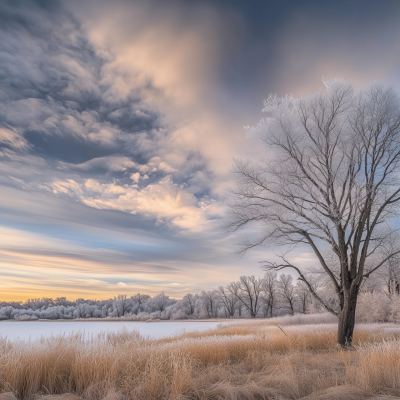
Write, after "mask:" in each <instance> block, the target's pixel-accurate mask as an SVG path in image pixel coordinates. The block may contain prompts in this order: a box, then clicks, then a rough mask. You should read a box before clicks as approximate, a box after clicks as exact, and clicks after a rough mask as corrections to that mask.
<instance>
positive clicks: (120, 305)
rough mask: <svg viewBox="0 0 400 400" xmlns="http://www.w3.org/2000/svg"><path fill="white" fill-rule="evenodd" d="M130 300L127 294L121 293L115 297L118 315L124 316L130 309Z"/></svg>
mask: <svg viewBox="0 0 400 400" xmlns="http://www.w3.org/2000/svg"><path fill="white" fill-rule="evenodd" d="M129 302H130V300H129V299H128V296H127V295H126V294H119V295H118V296H117V297H114V308H115V311H116V314H117V317H123V316H124V315H125V314H126V312H127V311H128V307H129Z"/></svg>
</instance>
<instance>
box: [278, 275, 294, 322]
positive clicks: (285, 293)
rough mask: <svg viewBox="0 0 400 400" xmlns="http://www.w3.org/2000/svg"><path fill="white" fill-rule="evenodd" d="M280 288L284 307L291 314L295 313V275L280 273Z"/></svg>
mask: <svg viewBox="0 0 400 400" xmlns="http://www.w3.org/2000/svg"><path fill="white" fill-rule="evenodd" d="M278 288H279V295H280V298H281V300H282V307H284V308H285V309H286V310H287V311H288V312H289V314H291V315H294V313H295V308H296V303H297V296H296V290H295V287H294V286H293V277H292V276H291V275H286V274H281V275H279V278H278Z"/></svg>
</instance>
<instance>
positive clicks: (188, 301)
mask: <svg viewBox="0 0 400 400" xmlns="http://www.w3.org/2000/svg"><path fill="white" fill-rule="evenodd" d="M198 299H199V296H198V295H197V294H195V295H193V294H192V293H188V294H185V296H183V298H182V300H181V302H182V305H183V307H184V308H185V309H186V310H187V311H188V313H189V315H191V316H192V315H193V314H194V311H195V309H196V303H197V301H198Z"/></svg>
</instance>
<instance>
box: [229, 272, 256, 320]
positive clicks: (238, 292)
mask: <svg viewBox="0 0 400 400" xmlns="http://www.w3.org/2000/svg"><path fill="white" fill-rule="evenodd" d="M227 289H228V290H229V291H230V292H231V293H232V295H233V296H235V297H236V298H237V300H238V301H239V302H240V303H241V304H242V305H243V306H244V308H245V309H246V310H247V311H248V312H249V314H250V317H251V318H255V317H256V316H257V313H258V310H259V309H260V307H261V302H260V296H261V293H262V290H263V287H262V280H261V279H260V278H255V277H254V276H241V277H240V279H239V281H238V282H231V283H230V284H229V285H228V286H227Z"/></svg>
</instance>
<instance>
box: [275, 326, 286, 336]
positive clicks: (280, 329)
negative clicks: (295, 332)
mask: <svg viewBox="0 0 400 400" xmlns="http://www.w3.org/2000/svg"><path fill="white" fill-rule="evenodd" d="M277 327H278V328H279V329H280V330H281V331H282V332H283V334H284V335H285V336H287V335H286V333H285V331H284V330H283V329H282V328H281V327H280V326H279V325H277Z"/></svg>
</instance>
